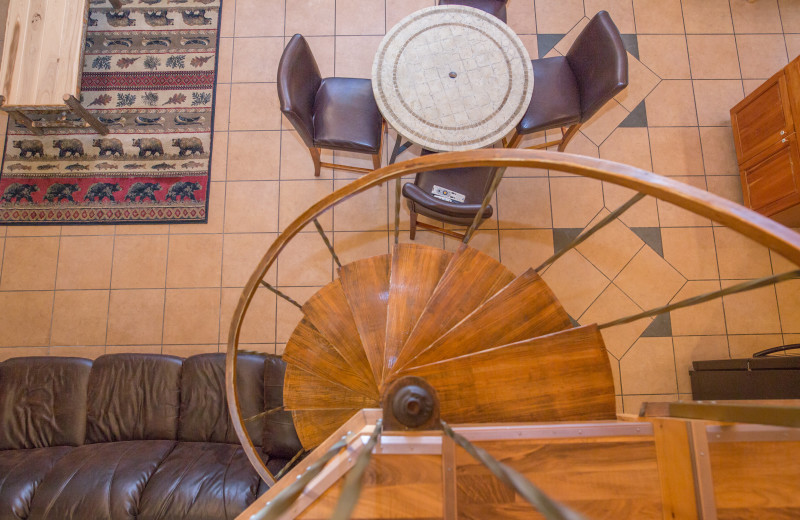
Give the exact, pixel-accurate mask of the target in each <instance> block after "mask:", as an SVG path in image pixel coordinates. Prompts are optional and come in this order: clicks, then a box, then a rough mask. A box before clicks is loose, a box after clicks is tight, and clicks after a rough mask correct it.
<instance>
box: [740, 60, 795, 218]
mask: <svg viewBox="0 0 800 520" xmlns="http://www.w3.org/2000/svg"><path fill="white" fill-rule="evenodd" d="M731 123H732V124H733V138H734V142H735V145H736V158H737V160H738V162H739V175H740V176H741V180H742V192H743V194H744V204H745V206H747V207H748V208H751V209H753V210H755V211H757V212H759V213H761V214H763V215H767V216H769V217H772V218H773V219H775V220H776V221H778V222H781V223H782V224H785V225H787V226H792V227H798V226H800V150H799V149H798V143H797V139H798V136H797V131H798V129H800V128H798V127H800V57H798V58H795V59H794V61H792V62H791V63H790V64H789V65H787V66H786V67H785V68H784V69H783V70H781V71H780V72H778V73H777V74H775V75H774V76H772V77H771V78H770V79H768V80H767V81H766V82H765V83H764V84H763V85H761V86H760V87H758V88H757V89H756V90H755V91H754V92H753V93H752V94H750V95H749V96H747V97H746V98H744V99H743V100H742V101H741V102H740V103H739V104H737V105H736V106H735V107H733V108H732V109H731Z"/></svg>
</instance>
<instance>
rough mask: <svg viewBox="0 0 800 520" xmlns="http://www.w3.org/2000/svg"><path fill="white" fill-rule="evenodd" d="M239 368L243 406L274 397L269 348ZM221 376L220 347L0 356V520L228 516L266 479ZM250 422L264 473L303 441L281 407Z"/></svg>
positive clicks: (279, 381)
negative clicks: (250, 454) (211, 350)
mask: <svg viewBox="0 0 800 520" xmlns="http://www.w3.org/2000/svg"><path fill="white" fill-rule="evenodd" d="M237 367H238V385H239V386H238V388H239V399H240V403H241V406H242V411H243V413H245V414H247V415H246V416H252V415H255V414H257V413H259V412H262V411H265V410H268V409H272V408H275V407H279V406H281V405H282V404H283V403H282V401H283V394H282V387H283V373H284V369H285V365H284V364H283V362H282V361H281V359H280V358H279V357H276V356H260V355H254V354H248V355H240V356H239V358H238V364H237ZM224 381H225V356H224V354H203V355H198V356H193V357H190V358H187V359H185V360H184V359H181V358H178V357H173V356H164V355H146V354H114V355H106V356H101V357H99V358H97V359H96V360H95V361H94V362H92V361H90V360H87V359H80V358H63V357H29V358H14V359H9V360H7V361H5V362H3V363H0V520H6V519H9V520H10V519H14V520H20V519H23V520H24V519H31V520H34V519H35V520H39V519H58V520H64V519H76V520H78V519H80V520H87V519H92V520H95V519H113V520H121V519H131V520H134V519H135V520H151V519H170V520H174V519H187V520H188V519H204V520H211V519H230V518H235V517H236V516H237V515H238V514H239V513H241V512H242V511H243V510H244V509H245V508H246V507H247V506H248V505H249V504H250V503H251V502H252V501H253V500H255V498H256V497H257V496H258V495H260V494H261V493H263V492H264V491H266V488H267V486H266V485H265V484H264V483H263V482H262V481H261V480H260V479H259V477H258V475H257V474H256V472H255V470H253V468H252V467H251V466H250V464H249V462H248V461H247V458H246V457H245V455H244V453H243V451H242V449H241V446H240V445H239V441H238V439H237V437H236V434H235V432H234V430H233V426H232V424H231V420H230V416H229V414H228V409H227V406H226V401H225V384H224ZM248 428H249V430H248V432H249V434H250V436H251V438H252V439H253V440H254V441H255V442H256V443H257V445H259V446H260V447H261V451H262V453H263V457H264V460H265V462H266V463H267V466H268V467H269V468H270V470H271V471H272V472H273V473H275V472H277V471H279V470H280V469H281V468H282V467H283V466H284V465H285V464H286V463H287V462H288V461H289V459H291V458H292V457H293V456H294V455H295V454H296V453H297V452H298V451H299V450H300V449H301V445H300V442H299V440H298V438H297V435H296V433H295V431H294V426H293V425H292V421H291V417H290V416H289V414H288V413H286V412H279V413H274V414H269V415H267V416H265V417H264V418H263V420H256V421H253V422H252V423H251V424H249V425H248Z"/></svg>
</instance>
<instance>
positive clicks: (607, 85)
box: [567, 11, 628, 122]
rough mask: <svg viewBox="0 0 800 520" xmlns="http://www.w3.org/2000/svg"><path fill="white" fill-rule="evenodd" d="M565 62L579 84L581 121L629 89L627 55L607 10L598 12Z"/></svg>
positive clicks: (579, 36)
mask: <svg viewBox="0 0 800 520" xmlns="http://www.w3.org/2000/svg"><path fill="white" fill-rule="evenodd" d="M567 61H568V62H569V66H570V68H571V69H572V72H573V74H575V78H576V79H577V81H578V88H579V90H580V96H581V122H584V121H586V120H587V119H589V118H590V117H592V116H593V115H594V114H595V113H596V112H597V111H598V110H600V107H602V106H603V105H605V104H606V103H607V102H608V101H609V100H610V99H611V98H613V97H614V96H615V95H617V93H619V92H620V91H621V90H622V89H624V88H625V87H627V86H628V53H627V51H626V50H625V46H624V45H623V43H622V37H621V36H620V34H619V29H617V26H616V25H614V21H613V20H611V16H609V14H608V13H607V12H606V11H600V12H599V13H597V14H596V15H595V16H594V18H592V19H591V20H590V21H589V23H588V24H587V25H586V27H585V28H584V29H583V31H581V33H580V34H579V35H578V38H577V39H576V40H575V43H573V44H572V47H570V49H569V51H568V52H567Z"/></svg>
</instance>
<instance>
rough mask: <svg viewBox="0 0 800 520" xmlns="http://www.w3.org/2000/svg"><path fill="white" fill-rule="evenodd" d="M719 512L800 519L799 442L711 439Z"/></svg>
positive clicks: (724, 516) (730, 516)
mask: <svg viewBox="0 0 800 520" xmlns="http://www.w3.org/2000/svg"><path fill="white" fill-rule="evenodd" d="M709 448H710V451H711V474H712V476H713V479H714V497H715V499H716V502H717V515H718V518H719V519H720V520H725V519H730V520H733V519H737V520H743V519H754V520H755V519H759V520H761V519H776V520H777V519H790V518H791V519H797V518H800V442H712V443H711V444H710V446H709Z"/></svg>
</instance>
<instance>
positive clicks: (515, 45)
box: [372, 6, 533, 152]
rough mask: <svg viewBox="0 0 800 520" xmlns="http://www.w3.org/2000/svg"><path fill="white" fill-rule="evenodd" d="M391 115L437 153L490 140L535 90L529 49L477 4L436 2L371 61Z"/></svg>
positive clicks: (398, 28)
mask: <svg viewBox="0 0 800 520" xmlns="http://www.w3.org/2000/svg"><path fill="white" fill-rule="evenodd" d="M372 89H373V91H374V93H375V100H376V101H377V103H378V108H379V109H380V111H381V113H382V114H383V116H384V118H386V121H387V122H388V123H389V124H390V125H392V126H393V127H394V128H395V130H397V131H398V132H399V133H400V134H401V135H402V136H404V137H405V138H407V139H408V140H409V141H411V142H413V143H416V144H419V145H420V146H422V147H423V148H426V149H428V150H433V151H438V152H448V151H458V150H473V149H476V148H481V147H484V146H489V145H491V144H493V143H495V142H497V141H499V140H500V139H502V138H503V137H505V135H506V134H508V133H509V132H510V131H511V130H512V129H513V128H514V127H515V126H516V124H517V123H518V122H519V121H520V119H522V116H523V115H524V114H525V111H526V110H527V108H528V104H529V103H530V100H531V95H532V94H533V68H532V67H531V60H530V56H529V55H528V51H527V50H525V46H524V45H523V44H522V41H521V40H520V39H519V37H518V36H517V35H516V34H515V33H514V31H512V30H511V28H510V27H509V26H508V25H506V24H505V23H503V22H502V21H500V20H498V19H497V18H495V17H494V16H491V15H489V14H487V13H485V12H483V11H480V10H478V9H473V8H472V7H466V6H437V7H428V8H426V9H422V10H420V11H417V12H415V13H412V14H411V15H409V16H407V17H406V18H404V19H403V20H401V21H400V22H399V23H398V24H397V25H395V26H394V27H393V28H392V29H391V30H390V31H389V32H388V33H387V34H386V36H385V37H384V39H383V41H382V42H381V44H380V47H379V48H378V53H377V54H376V56H375V61H374V62H373V64H372Z"/></svg>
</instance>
